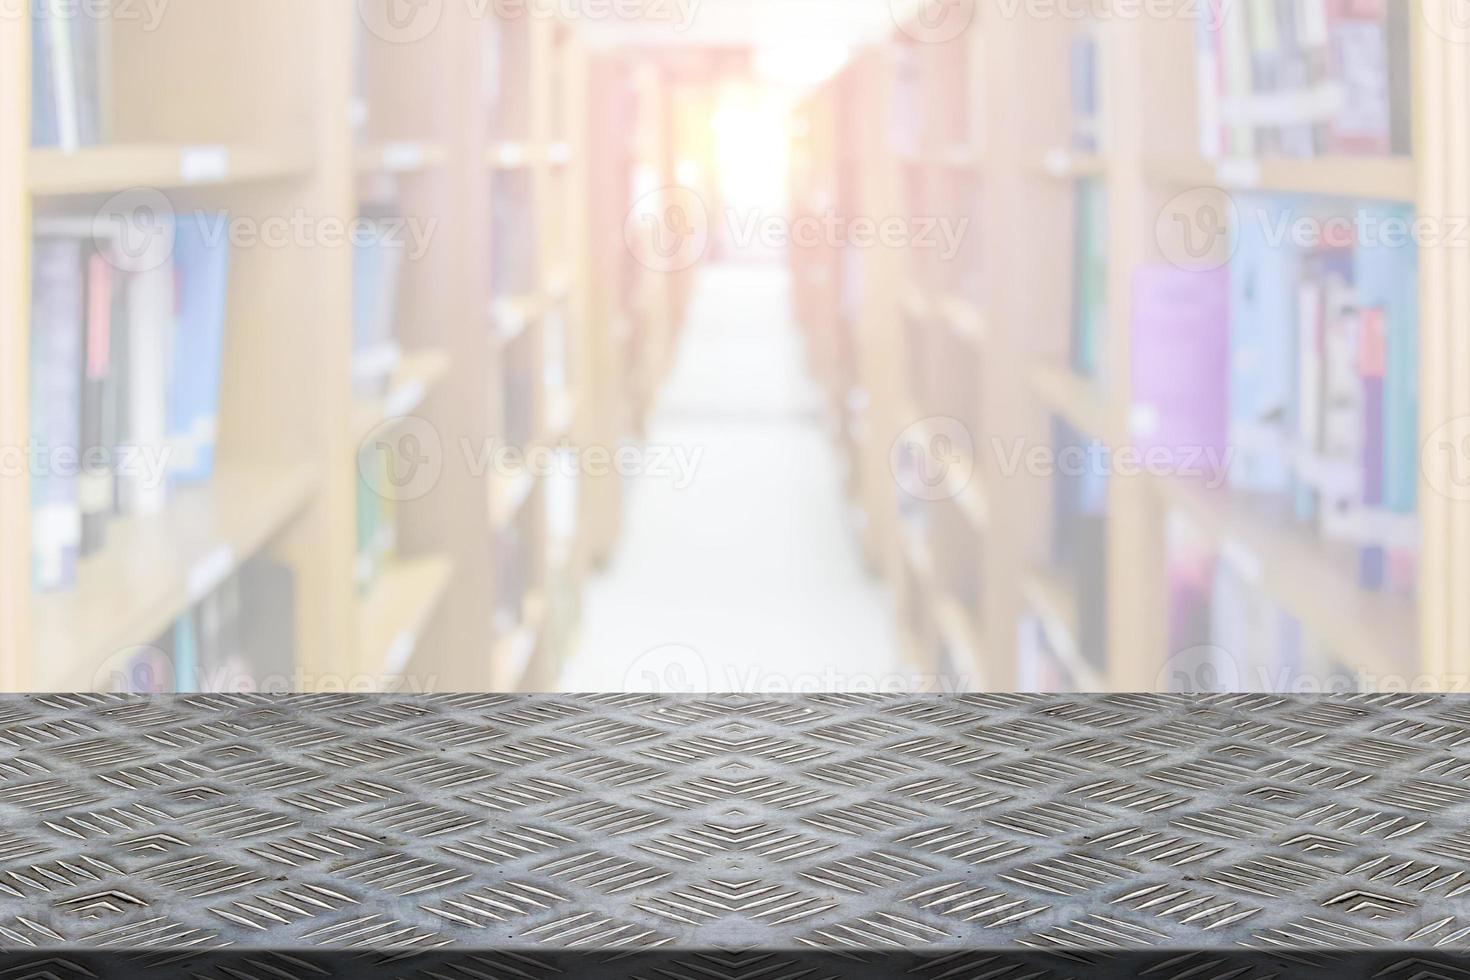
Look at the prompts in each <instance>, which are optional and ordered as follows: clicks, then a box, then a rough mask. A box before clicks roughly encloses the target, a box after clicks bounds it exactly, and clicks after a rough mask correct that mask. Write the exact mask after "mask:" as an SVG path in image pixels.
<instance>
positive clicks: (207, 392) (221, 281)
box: [169, 220, 230, 484]
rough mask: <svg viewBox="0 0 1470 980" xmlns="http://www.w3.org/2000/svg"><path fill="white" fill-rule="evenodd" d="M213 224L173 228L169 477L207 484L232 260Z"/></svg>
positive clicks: (211, 466) (185, 223)
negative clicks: (213, 234) (210, 230)
mask: <svg viewBox="0 0 1470 980" xmlns="http://www.w3.org/2000/svg"><path fill="white" fill-rule="evenodd" d="M214 226H215V225H214V223H213V222H206V221H203V220H196V221H180V222H178V223H177V224H176V225H175V229H174V251H173V262H174V269H175V273H176V282H177V286H176V288H177V305H176V307H175V320H174V337H173V342H172V344H171V348H172V352H173V359H174V360H173V370H172V378H171V383H170V397H169V436H170V441H171V443H172V445H173V454H172V458H171V465H170V477H171V479H173V480H174V481H175V482H178V483H184V484H190V483H202V482H204V481H206V480H208V479H209V478H210V476H211V475H212V474H213V472H214V446H215V439H216V436H217V433H218V418H219V389H220V372H221V368H222V362H223V358H224V337H225V320H226V317H227V311H228V283H229V264H230V251H229V244H228V242H227V241H225V240H220V241H210V240H209V238H208V235H207V227H214Z"/></svg>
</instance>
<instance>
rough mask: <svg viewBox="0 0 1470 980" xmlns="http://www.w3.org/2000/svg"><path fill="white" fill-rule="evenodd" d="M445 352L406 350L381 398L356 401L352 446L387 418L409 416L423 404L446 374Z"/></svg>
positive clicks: (429, 349)
mask: <svg viewBox="0 0 1470 980" xmlns="http://www.w3.org/2000/svg"><path fill="white" fill-rule="evenodd" d="M449 366H450V357H449V353H448V352H447V351H444V350H440V349H438V348H426V349H424V350H416V351H410V352H409V353H407V354H404V355H403V358H402V359H401V360H400V361H399V362H398V367H397V368H395V369H394V371H393V376H392V378H391V379H390V380H389V382H388V391H387V393H386V394H385V395H383V397H382V398H377V399H371V400H366V399H364V400H359V401H358V403H357V404H356V405H355V406H354V408H353V421H352V431H353V435H354V439H353V445H354V446H356V445H357V444H358V443H360V442H361V441H362V440H363V439H364V438H366V437H367V434H368V433H369V432H371V431H372V430H373V428H374V427H376V426H377V425H379V424H380V423H382V422H385V421H387V420H388V419H394V418H401V417H402V416H405V415H409V414H412V413H413V412H414V411H416V410H417V409H418V407H419V406H420V405H422V404H423V402H424V399H426V398H427V397H428V396H429V393H430V392H431V391H432V390H433V389H434V386H435V385H437V384H439V382H441V381H442V380H444V377H445V375H447V374H448V373H449Z"/></svg>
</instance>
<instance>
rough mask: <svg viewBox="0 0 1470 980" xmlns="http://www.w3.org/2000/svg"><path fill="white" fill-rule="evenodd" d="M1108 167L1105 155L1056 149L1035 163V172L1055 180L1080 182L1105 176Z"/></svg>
mask: <svg viewBox="0 0 1470 980" xmlns="http://www.w3.org/2000/svg"><path fill="white" fill-rule="evenodd" d="M1108 165H1109V160H1108V157H1107V156H1106V155H1105V154H1101V153H1082V152H1078V151H1076V150H1067V149H1061V148H1058V149H1054V150H1049V151H1047V152H1046V153H1045V154H1044V155H1043V156H1042V157H1041V159H1040V160H1038V161H1036V172H1037V173H1039V174H1040V175H1041V176H1043V177H1051V178H1053V179H1055V180H1082V179H1086V178H1089V177H1105V176H1107V173H1108Z"/></svg>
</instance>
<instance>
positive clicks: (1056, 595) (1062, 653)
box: [1021, 568, 1108, 691]
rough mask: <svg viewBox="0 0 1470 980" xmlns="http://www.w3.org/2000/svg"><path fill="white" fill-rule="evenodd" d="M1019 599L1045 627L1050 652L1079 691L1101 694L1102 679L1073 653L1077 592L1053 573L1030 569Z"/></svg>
mask: <svg viewBox="0 0 1470 980" xmlns="http://www.w3.org/2000/svg"><path fill="white" fill-rule="evenodd" d="M1021 595H1022V596H1023V597H1024V598H1025V599H1026V601H1027V602H1028V603H1029V604H1030V605H1031V608H1032V609H1033V610H1035V612H1036V614H1037V615H1038V616H1040V617H1041V620H1042V623H1043V624H1044V625H1045V626H1046V627H1048V629H1047V634H1048V636H1049V637H1050V638H1051V645H1052V649H1053V651H1054V652H1055V653H1056V655H1057V659H1059V660H1061V661H1062V663H1063V664H1064V665H1065V666H1066V668H1067V669H1068V670H1069V671H1071V673H1072V676H1073V677H1074V678H1075V679H1076V681H1077V684H1078V687H1079V689H1080V690H1083V691H1105V690H1107V689H1108V685H1107V680H1106V678H1105V677H1104V676H1103V675H1102V674H1101V673H1100V672H1099V671H1098V669H1097V668H1096V667H1094V666H1092V665H1091V664H1089V663H1087V662H1086V661H1085V660H1083V659H1082V656H1081V654H1080V653H1079V652H1078V649H1077V628H1078V615H1077V589H1076V587H1075V586H1074V585H1072V583H1070V582H1067V581H1066V580H1065V579H1063V578H1062V577H1061V576H1060V575H1059V574H1058V573H1057V572H1056V571H1055V570H1054V569H1050V568H1034V569H1031V570H1030V571H1029V572H1027V573H1026V574H1025V576H1024V577H1023V578H1022V579H1021Z"/></svg>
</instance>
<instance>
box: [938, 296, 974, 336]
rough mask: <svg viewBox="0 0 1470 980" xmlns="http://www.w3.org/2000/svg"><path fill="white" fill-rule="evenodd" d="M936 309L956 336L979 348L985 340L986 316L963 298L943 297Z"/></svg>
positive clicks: (940, 298)
mask: <svg viewBox="0 0 1470 980" xmlns="http://www.w3.org/2000/svg"><path fill="white" fill-rule="evenodd" d="M934 309H935V311H936V312H938V314H939V316H940V318H941V319H942V320H943V321H944V323H945V325H946V326H948V327H949V329H950V331H951V332H953V333H954V335H955V336H957V337H959V338H960V339H961V340H964V341H965V342H966V343H969V344H971V345H975V346H978V345H980V344H981V343H983V342H984V340H985V314H984V313H983V312H982V311H981V310H980V308H979V307H978V306H976V305H975V304H974V303H973V302H971V301H970V300H968V299H966V298H965V297H963V296H953V295H949V296H941V297H939V299H937V300H936V301H935V303H934Z"/></svg>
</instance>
